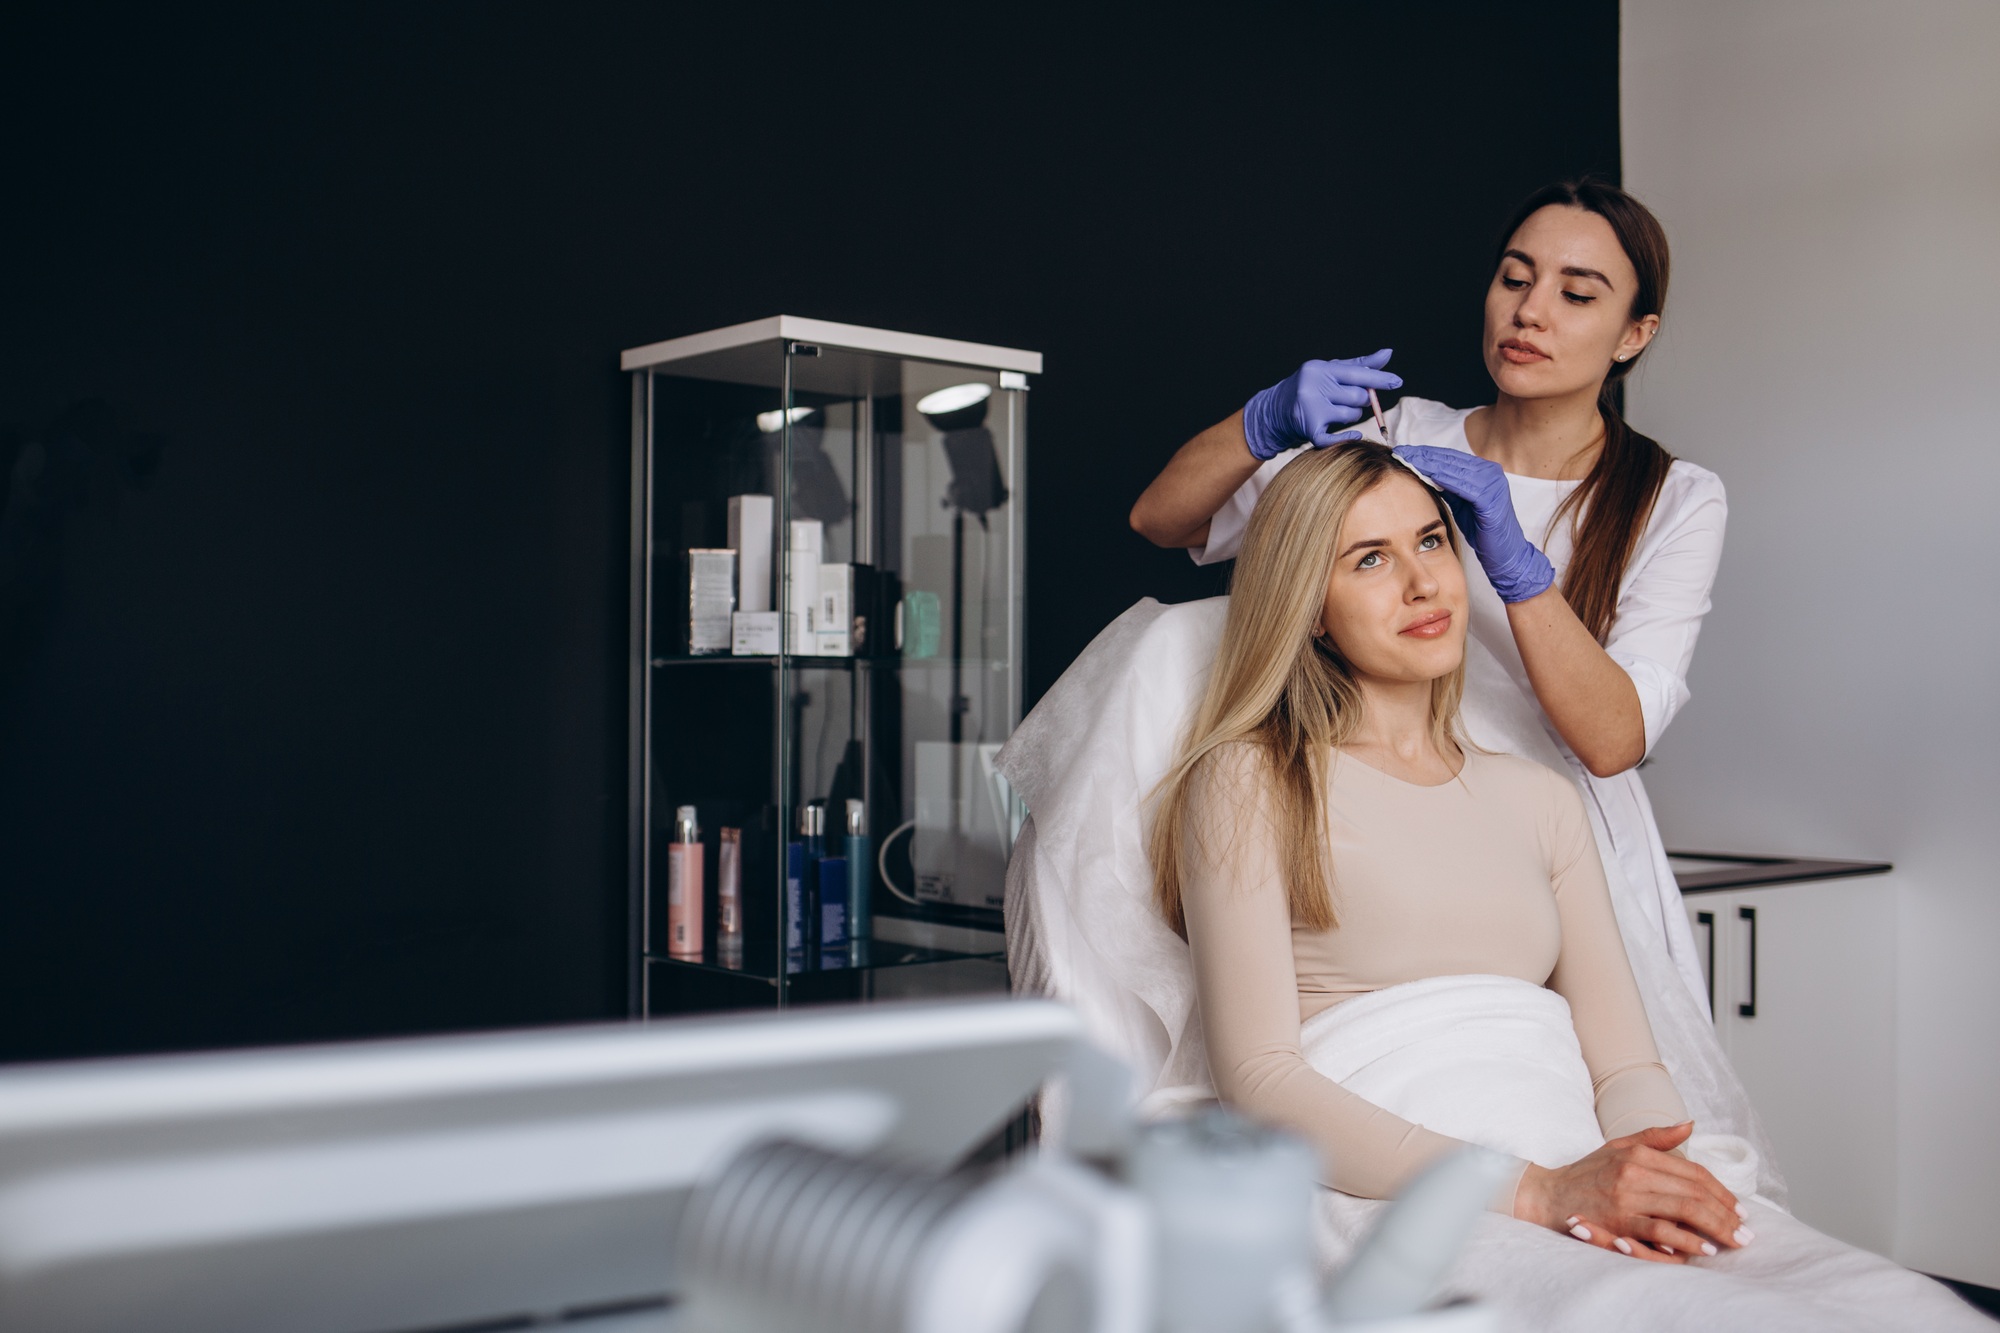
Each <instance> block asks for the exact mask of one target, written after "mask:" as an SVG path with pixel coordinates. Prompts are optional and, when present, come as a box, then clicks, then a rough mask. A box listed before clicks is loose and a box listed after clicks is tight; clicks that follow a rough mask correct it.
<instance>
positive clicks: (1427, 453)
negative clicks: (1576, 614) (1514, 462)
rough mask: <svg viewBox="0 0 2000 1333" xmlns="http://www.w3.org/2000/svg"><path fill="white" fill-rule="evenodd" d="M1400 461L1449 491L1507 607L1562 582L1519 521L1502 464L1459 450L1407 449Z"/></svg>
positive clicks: (1447, 496) (1460, 520)
mask: <svg viewBox="0 0 2000 1333" xmlns="http://www.w3.org/2000/svg"><path fill="white" fill-rule="evenodd" d="M1396 457H1398V458H1400V459H1402V460H1403V461H1404V462H1405V463H1408V464H1409V465H1410V466H1411V467H1413V468H1415V469H1416V470H1417V471H1419V472H1421V473H1423V474H1424V475H1425V476H1426V477H1429V478H1430V479H1431V481H1432V483H1433V484H1435V485H1436V486H1437V488H1438V489H1439V490H1441V491H1443V492H1444V498H1445V503H1446V504H1448V505H1450V506H1451V516H1452V517H1453V518H1455V519H1457V520H1458V530H1459V531H1460V532H1462V533H1464V534H1465V539H1466V540H1467V541H1469V542H1471V543H1472V549H1473V551H1474V552H1475V553H1476V554H1477V555H1478V556H1479V564H1480V566H1481V568H1483V569H1485V571H1486V580H1487V582H1489V583H1491V584H1492V585H1493V591H1495V592H1497V593H1499V594H1500V600H1501V601H1503V602H1525V601H1527V600H1528V599H1529V598H1530V597H1533V596H1535V595H1536V594H1537V593H1541V592H1546V591H1548V588H1549V586H1550V585H1551V584H1553V583H1554V582H1555V581H1556V571H1555V566H1553V565H1551V564H1550V563H1549V558H1548V557H1547V556H1545V555H1543V554H1542V553H1541V552H1540V551H1539V550H1537V549H1536V547H1535V544H1534V543H1533V542H1531V541H1529V540H1528V538H1527V534H1525V533H1523V532H1522V531H1521V520H1520V519H1518V518H1516V517H1514V496H1513V494H1512V492H1510V491H1509V490H1508V489H1507V474H1506V473H1505V472H1503V471H1501V469H1500V465H1499V464H1498V463H1490V462H1488V461H1487V460H1485V459H1484V458H1481V457H1480V456H1479V455H1477V454H1469V453H1465V452H1463V451H1461V450H1458V449H1439V448H1435V447H1433V446H1431V445H1424V444H1414V445H1404V446H1403V447H1401V448H1399V449H1397V450H1396Z"/></svg>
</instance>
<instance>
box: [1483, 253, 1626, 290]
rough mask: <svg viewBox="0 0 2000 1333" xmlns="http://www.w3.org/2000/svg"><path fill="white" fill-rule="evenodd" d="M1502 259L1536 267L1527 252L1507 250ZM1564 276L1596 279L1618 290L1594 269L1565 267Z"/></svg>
mask: <svg viewBox="0 0 2000 1333" xmlns="http://www.w3.org/2000/svg"><path fill="white" fill-rule="evenodd" d="M1500 257H1501V258H1502V259H1518V260H1520V261H1521V262H1522V263H1523V264H1526V265H1527V266H1528V267H1529V268H1534V267H1535V259H1534V256H1532V255H1530V254H1528V253H1526V252H1525V251H1521V250H1505V251H1502V252H1501V255H1500ZM1563 276H1564V277H1568V278H1595V279H1596V280H1597V281H1599V282H1601V283H1603V284H1604V285H1605V286H1606V287H1611V290H1612V291H1614V292H1615V291H1617V290H1618V289H1617V288H1616V287H1612V286H1611V279H1609V278H1607V277H1605V276H1604V275H1603V274H1602V273H1599V272H1598V271H1597V270H1596V269H1594V268H1579V267H1577V266H1576V265H1575V264H1569V265H1565V266H1564V268H1563Z"/></svg>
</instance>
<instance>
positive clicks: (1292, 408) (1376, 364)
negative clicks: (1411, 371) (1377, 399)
mask: <svg viewBox="0 0 2000 1333" xmlns="http://www.w3.org/2000/svg"><path fill="white" fill-rule="evenodd" d="M1389 356H1390V349H1389V348H1387V347H1384V348H1383V349H1382V350H1381V351H1379V352H1375V353H1373V354H1371V355H1369V356H1357V357H1353V358H1351V359H1349V360H1346V361H1308V362H1306V363H1305V364H1304V365H1302V366H1300V367H1299V368H1298V369H1297V370H1295V371H1293V372H1292V373H1291V375H1289V376H1287V377H1286V378H1285V379H1284V380H1282V381H1280V382H1279V383H1277V384H1273V385H1272V386H1271V387H1270V388H1268V389H1266V390H1264V391H1263V392H1262V393H1260V394H1258V395H1257V396H1256V397H1255V398H1252V399H1251V400H1250V401H1249V402H1247V403H1245V404H1244V405H1243V438H1244V439H1246V440H1248V441H1249V442H1250V452H1251V453H1252V454H1253V455H1255V456H1256V457H1258V458H1264V459H1270V458H1276V457H1277V456H1278V455H1279V454H1282V453H1283V452H1285V450H1287V449H1296V448H1298V447H1299V446H1300V445H1302V444H1307V443H1310V444H1311V445H1312V447H1313V448H1315V449H1324V448H1326V447H1327V446H1328V445H1330V444H1338V443H1340V441H1342V440H1358V439H1360V438H1361V432H1360V431H1358V430H1341V429H1340V427H1342V426H1348V425H1352V424H1353V423H1355V422H1357V421H1359V420H1361V418H1362V416H1363V415H1364V414H1365V413H1366V412H1367V411H1368V391H1369V390H1370V389H1400V388H1402V387H1403V377H1402V376H1400V375H1392V374H1390V373H1389V372H1388V371H1386V370H1384V369H1382V367H1384V366H1386V365H1388V364H1389Z"/></svg>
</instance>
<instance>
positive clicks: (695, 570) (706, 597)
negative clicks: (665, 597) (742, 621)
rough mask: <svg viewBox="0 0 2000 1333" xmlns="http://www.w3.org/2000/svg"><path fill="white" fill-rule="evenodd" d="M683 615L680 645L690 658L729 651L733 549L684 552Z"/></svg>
mask: <svg viewBox="0 0 2000 1333" xmlns="http://www.w3.org/2000/svg"><path fill="white" fill-rule="evenodd" d="M686 568H687V603H686V605H687V615H686V618H685V627H684V630H683V633H682V646H683V647H684V648H685V649H686V651H687V653H688V655H689V656H691V657H703V656H707V655H710V654H714V653H726V652H728V651H729V644H730V636H731V633H732V628H731V625H730V617H731V616H732V615H734V614H735V612H736V552H734V551H732V550H727V549H712V548H698V549H696V550H691V551H689V552H688V553H687V566H686Z"/></svg>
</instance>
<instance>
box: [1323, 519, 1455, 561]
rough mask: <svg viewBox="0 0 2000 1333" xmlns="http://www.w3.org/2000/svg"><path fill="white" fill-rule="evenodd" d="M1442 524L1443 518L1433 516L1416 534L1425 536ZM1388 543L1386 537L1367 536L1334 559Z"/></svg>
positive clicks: (1345, 557)
mask: <svg viewBox="0 0 2000 1333" xmlns="http://www.w3.org/2000/svg"><path fill="white" fill-rule="evenodd" d="M1443 526H1444V520H1443V519H1441V518H1434V519H1432V520H1431V521H1430V522H1428V523H1426V524H1424V525H1423V526H1422V527H1421V528H1418V529H1417V536H1419V537H1424V536H1427V535H1429V534H1430V533H1433V532H1435V531H1437V530H1438V529H1439V528H1441V527H1443ZM1388 544H1389V539H1388V538H1387V537H1369V538H1367V539H1366V540H1364V541H1358V542H1355V543H1353V544H1352V545H1350V546H1349V547H1348V548H1347V549H1346V550H1344V551H1342V552H1341V553H1340V554H1339V555H1337V556H1335V557H1334V559H1335V560H1345V559H1347V557H1348V556H1350V555H1353V554H1354V553H1355V552H1356V551H1365V550H1367V549H1369V548H1370V547H1372V546H1387V545H1388Z"/></svg>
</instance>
